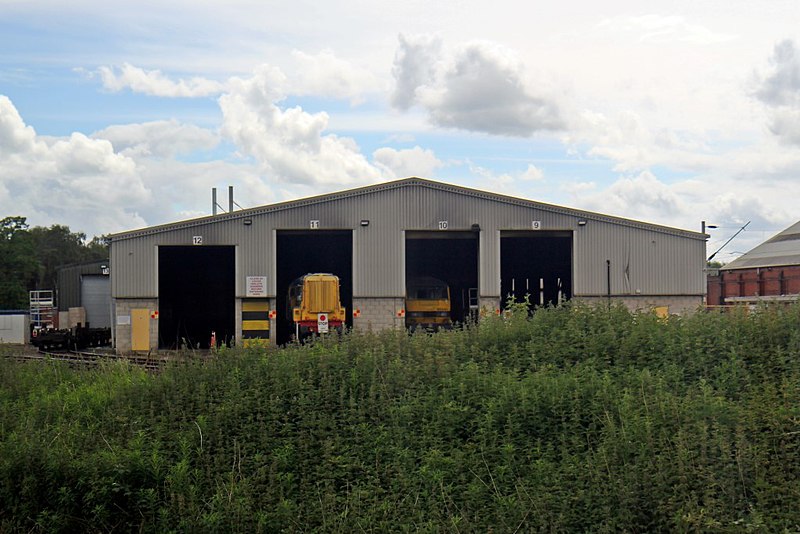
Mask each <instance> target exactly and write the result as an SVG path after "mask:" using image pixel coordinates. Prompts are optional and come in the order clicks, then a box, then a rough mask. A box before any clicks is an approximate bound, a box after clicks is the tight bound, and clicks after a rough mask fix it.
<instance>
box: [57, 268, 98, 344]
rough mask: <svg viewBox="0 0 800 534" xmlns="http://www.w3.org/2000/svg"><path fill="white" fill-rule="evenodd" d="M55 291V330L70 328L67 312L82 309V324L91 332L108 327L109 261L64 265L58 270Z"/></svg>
mask: <svg viewBox="0 0 800 534" xmlns="http://www.w3.org/2000/svg"><path fill="white" fill-rule="evenodd" d="M56 283H57V286H56V290H57V291H58V298H57V301H58V311H59V316H60V318H59V327H60V328H70V327H72V326H75V325H72V324H69V320H68V319H66V320H62V318H66V317H68V315H67V314H68V312H69V310H70V308H83V309H84V313H83V314H82V315H83V320H81V321H80V322H82V323H85V322H88V323H89V325H90V326H91V327H93V328H108V327H109V326H111V284H110V278H109V261H108V260H95V261H88V262H82V263H75V264H71V265H65V266H63V267H61V268H59V269H58V274H57V279H56Z"/></svg>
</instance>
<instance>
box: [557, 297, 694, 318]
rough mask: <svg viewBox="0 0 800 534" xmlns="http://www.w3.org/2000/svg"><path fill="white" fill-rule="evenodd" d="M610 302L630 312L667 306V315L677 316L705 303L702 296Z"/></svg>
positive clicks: (590, 299) (594, 299) (614, 299)
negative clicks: (620, 305)
mask: <svg viewBox="0 0 800 534" xmlns="http://www.w3.org/2000/svg"><path fill="white" fill-rule="evenodd" d="M572 300H574V301H576V302H586V303H589V304H599V303H604V302H608V297H574V298H573V299H572ZM611 301H612V302H621V303H622V304H624V305H625V307H627V308H628V309H629V310H631V311H640V310H650V309H654V308H658V307H661V306H667V307H668V308H669V313H671V314H678V315H682V314H685V313H693V312H696V311H697V310H698V309H700V307H702V306H703V305H704V303H705V302H704V296H703V295H627V296H612V297H611Z"/></svg>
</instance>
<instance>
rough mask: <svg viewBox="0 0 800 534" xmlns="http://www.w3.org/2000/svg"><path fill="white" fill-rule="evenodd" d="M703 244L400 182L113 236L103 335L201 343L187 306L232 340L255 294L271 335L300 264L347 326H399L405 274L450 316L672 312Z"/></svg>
mask: <svg viewBox="0 0 800 534" xmlns="http://www.w3.org/2000/svg"><path fill="white" fill-rule="evenodd" d="M705 239H706V236H705V235H704V234H702V233H699V232H690V231H685V230H679V229H675V228H668V227H664V226H659V225H653V224H647V223H643V222H638V221H633V220H627V219H622V218H616V217H610V216H606V215H601V214H597V213H591V212H585V211H580V210H575V209H570V208H565V207H560V206H554V205H549V204H543V203H539V202H533V201H529V200H523V199H519V198H514V197H508V196H504V195H498V194H495V193H490V192H485V191H478V190H473V189H468V188H464V187H460V186H454V185H449V184H444V183H439V182H434V181H430V180H424V179H420V178H409V179H404V180H398V181H394V182H388V183H384V184H379V185H374V186H368V187H363V188H359V189H353V190H348V191H343V192H339V193H332V194H327V195H321V196H317V197H312V198H307V199H301V200H297V201H291V202H284V203H280V204H273V205H267V206H263V207H258V208H252V209H246V210H241V211H238V212H233V213H225V214H221V215H217V216H211V217H204V218H200V219H194V220H188V221H182V222H177V223H174V224H168V225H163V226H155V227H150V228H144V229H141V230H135V231H131V232H125V233H120V234H116V235H114V236H112V238H111V249H110V255H111V284H112V298H113V301H114V316H115V321H114V323H115V325H114V326H115V343H116V346H117V348H118V349H120V350H129V349H131V348H133V349H136V350H145V349H147V350H149V349H155V348H158V347H160V348H170V347H173V346H179V345H181V344H182V342H183V341H186V342H187V343H188V344H192V345H195V346H197V345H200V346H203V345H206V346H207V345H208V339H197V337H198V335H197V334H196V331H197V328H200V329H201V330H202V328H205V329H206V330H209V334H210V330H211V328H212V327H213V326H214V325H213V324H212V323H213V321H211V322H209V323H208V324H206V325H200V326H196V328H195V327H192V329H190V328H189V327H188V325H186V324H185V322H183V319H182V317H183V316H184V315H190V314H191V313H192V312H193V311H194V310H197V309H204V310H207V312H208V313H206V315H208V316H212V315H217V316H218V318H217V319H215V320H216V321H217V322H218V323H220V327H219V328H216V329H215V332H217V335H218V336H219V335H220V331H221V332H222V335H223V338H226V339H231V340H233V339H235V340H240V339H241V329H242V308H243V305H244V307H245V308H248V309H249V308H250V307H251V305H252V303H251V302H250V301H251V300H253V301H258V300H259V299H260V300H263V301H264V302H265V303H266V306H267V307H268V309H269V310H274V312H275V313H272V314H271V322H270V328H271V329H272V332H273V335H272V336H271V338H272V339H273V340H275V339H277V340H278V341H279V342H281V341H282V340H286V339H287V338H286V336H287V335H288V334H287V333H286V327H285V325H282V324H281V317H282V316H283V313H282V312H283V307H284V306H285V296H284V293H285V291H286V287H287V286H288V284H289V283H290V282H291V280H292V279H293V277H295V276H298V275H301V274H304V273H306V272H334V273H335V274H337V275H338V276H339V277H340V278H341V279H342V299H343V304H345V305H346V306H347V308H348V324H349V325H351V326H353V327H354V328H370V327H371V328H384V327H391V326H400V325H402V324H403V319H402V314H403V308H404V296H405V285H406V280H407V276H410V275H412V274H414V275H421V274H424V275H433V276H436V277H438V278H442V279H446V280H447V282H448V283H449V284H450V286H451V291H452V292H453V293H454V295H453V301H454V305H453V306H454V309H456V311H454V314H455V317H454V319H456V320H463V319H465V318H466V316H467V313H468V311H469V312H471V311H473V309H474V307H475V306H476V305H477V306H478V307H479V308H481V309H483V310H484V311H487V310H488V311H490V312H494V311H495V310H497V309H500V308H501V306H502V301H504V300H505V299H506V297H507V296H508V294H510V293H514V294H516V295H517V296H518V297H519V296H520V295H522V294H525V293H527V294H530V295H531V298H532V300H533V301H534V302H538V301H541V302H555V301H557V300H558V298H580V299H585V300H598V299H600V300H602V299H607V298H615V299H621V300H622V301H624V302H625V303H626V304H627V305H629V306H631V307H653V306H669V307H670V311H671V312H682V311H686V310H690V309H695V308H696V307H697V306H700V305H701V304H702V303H703V299H704V294H705V278H704V272H703V268H704V266H705ZM298 273H299V274H298ZM209 302H211V304H209ZM145 312H147V313H145ZM353 312H355V313H353ZM195 323H197V324H198V325H199V323H202V320H201V319H199V318H198V319H197V320H195ZM221 323H225V324H221ZM165 329H167V330H168V331H167V332H165ZM276 330H277V331H276ZM282 330H283V332H281V331H282ZM144 331H146V332H147V336H146V338H145V337H143V335H142V334H141V332H144ZM185 334H186V335H185ZM190 338H192V339H190ZM132 344H133V345H132Z"/></svg>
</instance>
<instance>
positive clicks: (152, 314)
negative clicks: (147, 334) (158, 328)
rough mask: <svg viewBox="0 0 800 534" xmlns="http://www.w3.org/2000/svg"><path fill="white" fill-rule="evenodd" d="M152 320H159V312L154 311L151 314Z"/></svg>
mask: <svg viewBox="0 0 800 534" xmlns="http://www.w3.org/2000/svg"><path fill="white" fill-rule="evenodd" d="M150 318H151V319H158V310H153V311H151V312H150Z"/></svg>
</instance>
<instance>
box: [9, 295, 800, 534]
mask: <svg viewBox="0 0 800 534" xmlns="http://www.w3.org/2000/svg"><path fill="white" fill-rule="evenodd" d="M799 327H800V308H797V307H791V308H785V309H778V308H775V309H772V308H770V309H766V308H765V309H762V310H758V311H757V312H755V313H743V312H742V313H732V314H725V315H722V314H706V313H698V314H695V315H692V316H688V317H673V318H669V319H667V320H662V319H658V318H657V317H655V316H654V315H651V314H647V313H631V312H629V311H628V310H626V309H625V308H623V307H618V306H610V307H608V306H601V307H589V306H582V305H569V306H563V307H560V308H545V309H541V310H538V311H537V312H536V313H534V314H533V315H532V316H530V317H529V316H528V315H527V313H523V312H522V310H520V309H515V310H514V311H512V313H511V314H510V315H509V316H507V317H502V318H501V317H492V318H487V319H486V320H484V321H482V322H481V323H480V324H479V325H472V326H470V327H468V328H466V329H464V330H457V331H451V332H442V333H439V334H436V335H433V336H431V335H425V334H415V335H411V336H409V335H407V334H405V333H403V332H396V331H389V332H382V333H379V334H372V333H350V334H348V335H346V336H344V337H343V338H341V339H340V340H336V339H325V340H321V341H318V342H316V343H313V344H309V345H304V346H292V347H288V348H286V349H282V350H266V351H265V350H252V351H244V350H242V351H225V352H223V353H222V354H221V355H220V356H219V357H217V358H215V359H213V360H210V361H208V360H206V361H196V362H192V363H190V364H188V365H181V366H175V367H171V368H168V369H167V370H166V371H164V372H162V373H160V374H158V375H147V374H145V373H144V372H142V371H140V370H138V369H136V368H133V367H128V366H125V365H110V366H108V367H105V368H103V369H100V370H92V371H79V370H72V369H70V368H68V367H65V366H62V365H59V364H44V365H42V364H20V363H15V362H13V361H11V360H8V359H2V360H0V365H2V368H3V372H2V374H1V375H0V531H6V530H7V531H74V530H89V531H110V530H116V531H133V530H136V531H149V532H168V531H173V532H184V531H231V532H259V531H261V532H273V531H289V532H293V531H303V532H305V531H309V530H314V531H324V532H351V531H370V532H386V531H417V530H423V531H448V532H449V531H453V532H476V531H482V532H486V531H490V530H491V531H495V532H515V531H517V532H523V531H533V530H543V531H593V532H612V531H613V532H617V531H631V532H642V531H726V532H729V531H749V530H752V531H765V532H774V531H797V530H800V483H798V480H800V363H798V354H800V329H799Z"/></svg>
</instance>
